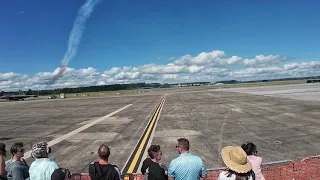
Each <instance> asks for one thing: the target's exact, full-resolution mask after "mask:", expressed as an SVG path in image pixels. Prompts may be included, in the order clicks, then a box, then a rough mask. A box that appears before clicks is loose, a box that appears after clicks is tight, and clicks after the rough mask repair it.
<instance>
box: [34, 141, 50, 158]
mask: <svg viewBox="0 0 320 180" xmlns="http://www.w3.org/2000/svg"><path fill="white" fill-rule="evenodd" d="M31 153H32V154H31V155H32V157H34V158H36V159H40V158H48V157H49V154H50V153H51V148H50V147H48V144H47V143H46V142H39V143H36V144H34V145H33V146H32V152H31Z"/></svg>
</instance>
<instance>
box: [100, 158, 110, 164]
mask: <svg viewBox="0 0 320 180" xmlns="http://www.w3.org/2000/svg"><path fill="white" fill-rule="evenodd" d="M99 164H109V162H108V160H104V159H100V160H99Z"/></svg>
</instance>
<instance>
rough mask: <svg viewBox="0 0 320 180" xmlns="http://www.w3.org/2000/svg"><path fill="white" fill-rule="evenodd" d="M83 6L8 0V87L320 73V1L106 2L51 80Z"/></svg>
mask: <svg viewBox="0 0 320 180" xmlns="http://www.w3.org/2000/svg"><path fill="white" fill-rule="evenodd" d="M85 2H86V1H85V0H68V1H65V0H54V1H53V0H52V1H43V0H33V1H32V3H30V1H23V0H4V1H2V2H1V6H0V12H1V14H0V27H1V28H0V63H1V65H0V90H4V91H10V90H18V89H23V90H25V89H29V88H31V89H35V90H37V89H51V88H60V87H78V86H91V85H105V84H114V83H134V82H147V83H148V82H150V83H151V82H159V83H178V82H195V81H209V82H216V81H220V80H231V79H236V80H240V81H241V80H258V79H270V78H281V77H302V76H314V75H317V76H319V75H320V49H319V47H320V46H319V45H320V44H319V43H320V23H319V20H318V18H319V17H320V11H319V10H318V7H319V6H320V1H317V0H309V1H307V2H303V1H300V0H299V1H298V0H291V1H290V3H288V1H276V0H271V1H257V0H244V1H238V0H227V1H226V0H214V1H212V0H174V1H172V0H161V1H150V0H102V1H101V2H100V3H99V4H97V5H96V7H95V8H94V9H93V11H92V13H91V16H90V17H89V18H88V19H87V21H86V22H85V24H84V25H85V28H84V31H83V33H82V36H81V38H79V39H78V40H79V44H78V46H77V52H76V54H75V55H74V57H73V59H71V60H70V62H69V64H68V65H67V68H66V71H65V72H64V74H63V76H62V77H60V78H59V79H58V80H57V81H56V82H55V83H54V84H51V85H48V84H47V83H46V82H48V81H50V79H52V77H53V76H54V75H56V74H57V73H58V72H59V68H60V66H61V61H62V59H63V57H64V55H65V53H66V51H67V49H68V41H69V35H70V32H71V30H72V28H73V25H74V21H75V19H76V17H77V13H78V11H79V9H80V7H81V6H82V5H83V4H84V3H85Z"/></svg>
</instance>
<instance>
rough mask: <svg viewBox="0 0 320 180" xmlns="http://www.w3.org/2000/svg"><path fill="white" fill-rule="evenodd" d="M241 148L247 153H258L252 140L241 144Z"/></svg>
mask: <svg viewBox="0 0 320 180" xmlns="http://www.w3.org/2000/svg"><path fill="white" fill-rule="evenodd" d="M241 147H242V149H243V150H244V151H245V152H246V153H247V155H248V156H249V155H256V154H257V153H258V151H257V146H256V145H255V144H253V143H252V142H248V143H246V144H242V145H241Z"/></svg>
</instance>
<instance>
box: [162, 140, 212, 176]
mask: <svg viewBox="0 0 320 180" xmlns="http://www.w3.org/2000/svg"><path fill="white" fill-rule="evenodd" d="M189 147H190V145H189V141H188V140H187V139H185V138H180V139H178V142H177V145H176V148H177V151H178V153H179V154H180V156H179V157H177V158H175V159H173V160H172V161H171V162H170V165H169V170H168V176H169V179H170V180H197V179H200V177H202V178H203V179H206V178H207V170H206V168H205V166H204V163H203V162H202V160H201V158H200V157H198V156H195V155H193V154H191V153H190V152H189Z"/></svg>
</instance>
